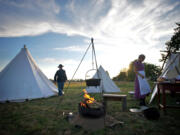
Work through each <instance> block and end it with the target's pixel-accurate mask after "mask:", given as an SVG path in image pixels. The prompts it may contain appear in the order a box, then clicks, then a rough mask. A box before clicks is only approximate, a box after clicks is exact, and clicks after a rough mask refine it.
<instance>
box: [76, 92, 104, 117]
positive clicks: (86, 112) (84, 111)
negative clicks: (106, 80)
mask: <svg viewBox="0 0 180 135" xmlns="http://www.w3.org/2000/svg"><path fill="white" fill-rule="evenodd" d="M83 91H84V101H82V102H80V103H79V104H78V109H79V113H80V115H82V116H84V117H91V118H99V117H102V116H104V114H105V109H104V106H103V105H102V104H100V103H98V102H96V100H95V99H94V98H93V97H90V95H88V93H87V91H86V90H85V89H84V90H83Z"/></svg>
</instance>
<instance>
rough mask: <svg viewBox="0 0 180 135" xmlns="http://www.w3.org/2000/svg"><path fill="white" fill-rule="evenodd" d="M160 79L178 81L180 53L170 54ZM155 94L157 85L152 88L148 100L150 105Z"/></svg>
mask: <svg viewBox="0 0 180 135" xmlns="http://www.w3.org/2000/svg"><path fill="white" fill-rule="evenodd" d="M160 77H164V78H167V79H172V78H176V79H180V53H179V52H177V53H171V55H170V56H169V59H168V60H167V62H166V64H165V67H164V69H163V71H162V74H161V75H160ZM156 93H157V85H156V86H155V87H154V90H153V93H152V96H151V99H150V103H151V102H152V101H153V99H154V97H155V95H156Z"/></svg>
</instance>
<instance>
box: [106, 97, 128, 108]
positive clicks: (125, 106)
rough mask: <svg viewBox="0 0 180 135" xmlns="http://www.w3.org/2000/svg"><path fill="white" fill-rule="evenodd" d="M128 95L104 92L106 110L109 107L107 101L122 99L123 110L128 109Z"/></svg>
mask: <svg viewBox="0 0 180 135" xmlns="http://www.w3.org/2000/svg"><path fill="white" fill-rule="evenodd" d="M126 97H127V95H119V94H103V101H104V106H105V110H106V108H107V101H122V111H125V110H126V109H127V102H126Z"/></svg>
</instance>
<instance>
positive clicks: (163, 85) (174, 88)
mask: <svg viewBox="0 0 180 135" xmlns="http://www.w3.org/2000/svg"><path fill="white" fill-rule="evenodd" d="M157 88H158V93H157V94H158V106H159V108H160V109H161V108H162V109H163V111H164V113H166V108H180V107H179V106H170V105H166V91H170V92H175V93H176V92H180V83H170V82H158V83H157ZM161 92H162V103H161Z"/></svg>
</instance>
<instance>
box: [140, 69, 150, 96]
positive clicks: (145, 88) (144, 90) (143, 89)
mask: <svg viewBox="0 0 180 135" xmlns="http://www.w3.org/2000/svg"><path fill="white" fill-rule="evenodd" d="M138 72H139V73H140V74H141V75H143V76H144V78H142V77H141V76H139V75H138V81H139V89H140V95H146V94H148V93H150V92H151V89H150V86H149V84H148V82H147V80H146V78H145V72H144V71H138Z"/></svg>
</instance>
